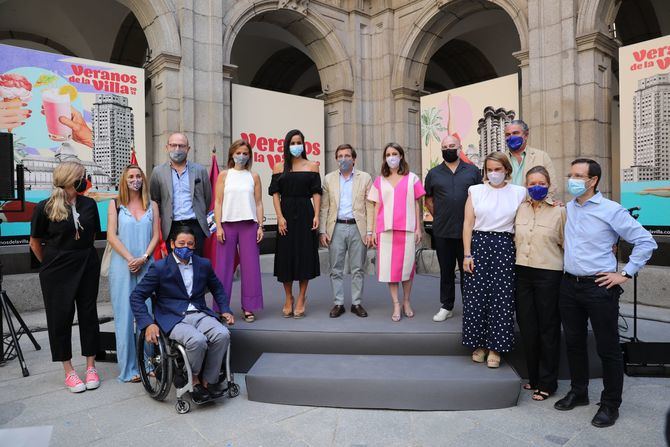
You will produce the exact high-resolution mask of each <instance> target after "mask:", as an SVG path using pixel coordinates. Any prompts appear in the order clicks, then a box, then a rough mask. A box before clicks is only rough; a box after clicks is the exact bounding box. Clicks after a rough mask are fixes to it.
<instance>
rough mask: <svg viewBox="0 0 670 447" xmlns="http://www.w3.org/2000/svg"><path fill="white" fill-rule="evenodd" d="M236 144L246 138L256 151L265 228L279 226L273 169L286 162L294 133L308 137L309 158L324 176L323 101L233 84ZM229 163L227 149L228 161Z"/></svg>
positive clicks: (225, 153) (254, 163) (306, 143)
mask: <svg viewBox="0 0 670 447" xmlns="http://www.w3.org/2000/svg"><path fill="white" fill-rule="evenodd" d="M232 108H233V117H232V119H233V123H232V129H233V140H236V139H238V138H242V139H243V140H245V141H247V142H248V143H249V145H250V146H251V149H252V151H253V154H254V156H253V165H252V170H253V171H254V172H256V173H258V175H259V176H260V178H261V182H262V186H263V210H264V213H265V224H266V225H276V224H277V215H276V213H275V209H274V206H273V204H272V197H271V196H269V195H268V186H270V180H271V178H272V168H273V167H274V165H275V164H276V163H280V162H282V161H283V160H284V152H283V151H284V137H285V136H286V134H287V133H288V131H289V130H291V129H299V130H300V131H301V132H302V133H303V135H305V151H306V153H307V158H308V159H309V160H312V161H316V162H317V163H319V170H320V172H321V176H322V177H323V175H325V173H324V150H325V148H324V144H325V138H324V127H325V126H324V107H323V101H320V100H318V99H312V98H305V97H302V96H295V95H287V94H285V93H277V92H273V91H269V90H262V89H258V88H253V87H246V86H243V85H237V84H233V86H232ZM227 159H228V152H227V149H226V148H224V159H223V160H222V164H223V165H225V164H226V160H227Z"/></svg>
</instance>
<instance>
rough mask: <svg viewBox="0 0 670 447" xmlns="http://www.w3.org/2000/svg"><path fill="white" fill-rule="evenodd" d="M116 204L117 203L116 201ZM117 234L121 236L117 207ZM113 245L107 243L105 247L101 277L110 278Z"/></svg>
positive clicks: (101, 264) (117, 209)
mask: <svg viewBox="0 0 670 447" xmlns="http://www.w3.org/2000/svg"><path fill="white" fill-rule="evenodd" d="M115 203H116V201H115ZM116 234H119V207H118V206H117V207H116ZM112 251H114V249H113V248H112V244H110V243H109V241H107V245H105V252H104V253H103V254H102V260H101V261H100V276H104V277H105V278H106V277H108V276H109V267H110V265H111V263H112Z"/></svg>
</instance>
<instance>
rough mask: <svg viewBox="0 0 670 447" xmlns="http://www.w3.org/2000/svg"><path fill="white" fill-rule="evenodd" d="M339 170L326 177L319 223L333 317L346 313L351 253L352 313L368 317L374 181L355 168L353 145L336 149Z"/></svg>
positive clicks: (343, 145) (331, 315) (368, 175)
mask: <svg viewBox="0 0 670 447" xmlns="http://www.w3.org/2000/svg"><path fill="white" fill-rule="evenodd" d="M335 160H337V164H338V167H339V169H338V170H336V171H333V172H330V173H328V174H327V175H326V177H325V179H324V182H323V194H322V196H321V210H320V217H319V222H320V226H321V228H320V229H319V232H320V233H321V235H320V239H321V245H322V246H324V247H328V252H329V255H330V283H331V286H332V289H333V297H334V306H333V308H332V309H331V311H330V317H331V318H337V317H339V316H340V315H342V314H343V313H344V312H345V311H344V288H343V284H342V279H343V276H344V261H345V258H346V256H347V253H348V254H349V266H350V270H351V312H352V313H354V314H356V315H357V316H359V317H362V318H365V317H367V316H368V313H367V312H366V311H365V309H364V308H363V305H362V304H361V295H362V294H363V281H364V279H365V260H366V259H367V248H368V247H372V224H373V220H372V219H373V218H374V211H375V207H374V204H373V203H372V202H370V201H368V200H367V199H366V197H367V196H368V192H369V191H370V187H371V186H372V178H371V177H370V174H368V173H367V172H363V171H360V170H358V169H354V165H355V164H356V151H355V150H354V148H353V147H351V145H349V144H341V145H339V146H338V147H337V149H336V150H335Z"/></svg>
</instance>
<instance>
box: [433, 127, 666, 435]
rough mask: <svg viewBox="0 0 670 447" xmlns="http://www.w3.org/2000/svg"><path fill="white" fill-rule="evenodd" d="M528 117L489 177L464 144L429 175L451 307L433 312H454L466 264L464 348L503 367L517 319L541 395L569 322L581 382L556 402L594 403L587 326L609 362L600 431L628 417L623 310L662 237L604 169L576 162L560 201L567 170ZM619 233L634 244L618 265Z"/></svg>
mask: <svg viewBox="0 0 670 447" xmlns="http://www.w3.org/2000/svg"><path fill="white" fill-rule="evenodd" d="M528 135H529V129H528V126H527V125H526V123H524V122H523V121H521V120H515V121H512V122H511V123H510V124H508V125H507V126H506V128H505V137H506V143H507V146H508V151H507V153H503V152H495V153H492V154H489V155H488V156H487V157H486V159H485V160H484V166H483V180H484V183H481V180H480V177H479V172H478V171H477V170H476V169H475V170H473V169H471V168H470V167H469V166H467V165H465V163H463V162H462V161H460V160H459V158H458V154H459V153H460V142H459V141H458V140H457V139H455V138H453V137H447V138H445V139H444V140H443V141H442V154H443V157H444V164H441V165H439V166H437V167H435V168H433V169H432V170H431V171H430V172H429V173H428V175H427V177H426V192H427V199H426V207H427V208H428V210H429V211H430V212H431V214H432V215H433V216H434V221H433V235H434V237H435V249H436V251H437V257H438V260H439V263H440V270H441V284H440V300H441V302H442V307H441V308H440V310H439V311H438V312H437V313H436V314H435V316H434V317H433V320H434V321H444V320H446V319H447V318H449V317H451V316H452V315H453V307H454V296H455V285H454V273H455V272H454V270H455V264H456V263H457V262H458V265H459V266H462V268H461V291H462V296H463V344H464V345H465V346H468V347H470V348H471V349H473V352H472V360H473V361H475V362H479V363H483V362H486V363H487V365H488V366H489V367H491V368H496V367H498V366H499V365H500V361H501V354H503V353H506V352H510V351H512V350H513V349H514V347H515V336H514V314H515V313H516V317H517V323H518V325H519V329H520V332H521V339H522V347H523V350H524V353H525V357H526V362H527V367H528V378H529V382H528V383H527V384H525V385H524V389H526V390H530V391H532V392H533V399H534V400H537V401H543V400H546V399H548V398H549V397H550V396H551V395H552V394H553V393H554V392H555V391H556V389H557V386H558V366H559V346H560V334H561V331H560V327H561V324H562V326H563V333H564V335H565V342H566V346H567V352H568V366H569V369H570V375H571V389H570V391H569V392H568V393H567V395H566V396H565V397H564V398H562V399H560V400H558V401H557V402H556V403H555V405H554V407H555V408H556V409H558V410H571V409H573V408H574V407H575V406H577V405H587V404H588V403H589V400H588V382H589V380H588V379H589V369H588V355H587V349H586V346H587V321H589V320H590V322H591V327H592V329H593V332H594V335H595V339H596V345H597V351H598V355H599V356H600V359H601V362H602V366H603V383H604V390H603V392H602V395H601V402H600V408H599V410H598V411H597V413H596V415H595V416H594V418H593V420H592V424H593V425H594V426H596V427H608V426H611V425H613V424H614V423H615V422H616V419H617V418H618V408H619V406H620V404H621V394H622V385H623V358H622V353H621V349H620V348H619V333H618V323H617V322H618V309H619V295H620V294H621V293H622V292H623V289H622V288H621V286H620V285H621V284H623V283H624V282H626V281H627V280H628V279H629V278H631V277H632V276H633V275H635V274H637V272H638V271H639V270H640V269H641V268H642V267H643V266H644V264H645V263H646V262H647V261H648V260H649V258H650V257H651V254H652V252H653V250H655V249H656V243H655V241H654V239H653V237H652V236H651V234H650V233H649V232H648V231H646V230H645V229H644V228H643V227H642V226H641V225H640V224H639V223H638V222H637V221H636V220H635V219H634V218H633V217H632V216H630V214H629V213H628V212H627V211H626V210H625V209H623V208H622V207H621V206H620V205H619V204H617V203H616V202H613V201H611V200H608V199H606V198H604V197H603V195H602V194H601V193H600V192H599V191H598V189H597V186H598V183H599V182H600V179H601V178H602V171H601V168H600V165H599V164H598V163H597V162H595V161H594V160H591V159H586V158H578V159H576V160H574V161H572V163H571V166H570V171H569V174H568V176H567V177H568V180H567V191H568V192H569V194H570V195H572V196H573V197H574V199H573V200H571V201H570V202H569V203H568V204H567V206H563V204H561V203H560V202H558V201H557V200H556V199H555V198H554V194H555V191H556V175H555V171H554V168H553V164H552V162H551V159H550V158H549V156H548V155H547V154H546V153H545V152H543V151H541V150H538V149H534V148H531V147H528V146H527V141H528ZM619 238H621V239H624V240H626V241H627V242H629V243H631V244H632V245H633V250H632V253H631V255H630V259H629V262H628V263H627V264H626V266H625V267H624V269H623V270H621V271H617V268H618V264H617V259H616V255H615V251H616V244H617V242H618V240H619Z"/></svg>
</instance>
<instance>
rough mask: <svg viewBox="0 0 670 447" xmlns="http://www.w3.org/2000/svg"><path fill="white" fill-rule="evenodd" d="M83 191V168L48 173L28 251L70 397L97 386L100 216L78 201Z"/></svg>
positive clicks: (71, 165) (91, 203) (65, 166)
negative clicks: (75, 325) (49, 182)
mask: <svg viewBox="0 0 670 447" xmlns="http://www.w3.org/2000/svg"><path fill="white" fill-rule="evenodd" d="M86 186H87V181H86V171H85V169H84V166H83V165H81V164H80V163H77V162H65V163H61V164H59V165H58V166H57V167H56V168H55V169H54V171H53V190H52V191H51V196H50V197H49V198H48V199H46V200H43V201H41V202H40V203H38V204H37V206H36V207H35V211H34V212H33V218H32V222H31V227H30V248H31V249H32V250H33V252H34V253H35V256H36V257H37V259H38V260H39V261H40V262H41V263H42V266H41V269H40V275H39V276H40V285H41V286H42V297H43V298H44V310H45V311H46V314H47V330H48V332H49V345H50V346H51V358H52V360H53V361H54V362H63V369H65V386H66V387H67V388H68V389H69V390H70V391H72V392H73V393H79V392H82V391H85V390H87V389H89V390H92V389H95V388H97V387H98V386H99V385H100V378H99V376H98V373H97V371H96V369H95V354H96V352H97V351H98V339H99V334H100V328H99V325H98V309H97V307H96V301H97V299H98V282H99V279H100V260H99V259H98V254H97V252H96V251H95V248H94V247H93V242H94V241H95V235H96V233H99V232H100V216H99V214H98V206H97V204H96V202H95V200H93V199H91V198H89V197H85V196H83V195H81V193H83V192H84V191H86ZM42 243H44V244H45V245H42ZM75 306H76V309H77V315H78V319H79V337H80V340H81V353H82V354H83V355H84V356H85V357H86V378H85V382H82V380H81V379H80V378H79V376H77V373H76V372H75V370H74V368H73V367H72V361H71V359H72V321H73V318H74V311H75Z"/></svg>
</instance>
